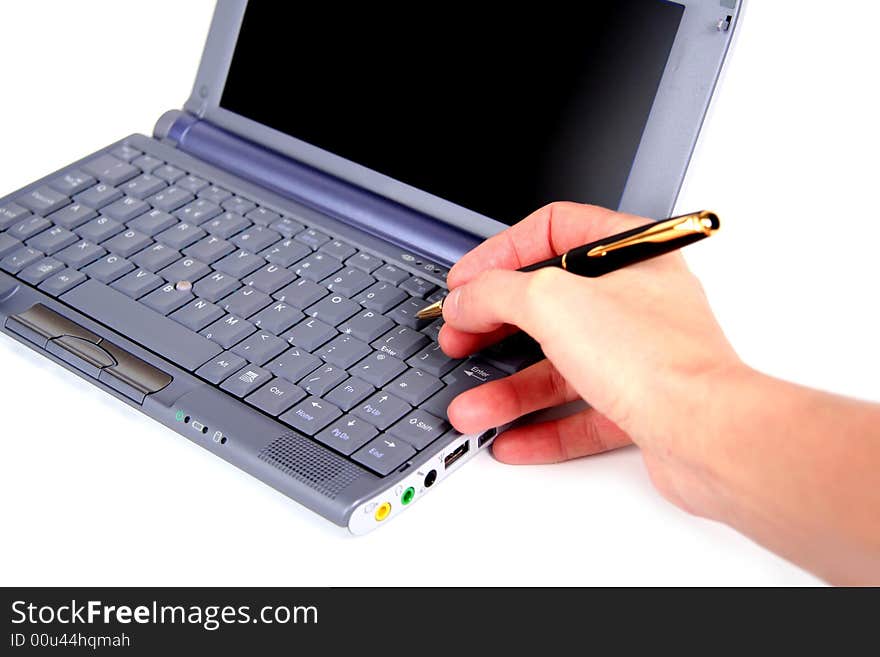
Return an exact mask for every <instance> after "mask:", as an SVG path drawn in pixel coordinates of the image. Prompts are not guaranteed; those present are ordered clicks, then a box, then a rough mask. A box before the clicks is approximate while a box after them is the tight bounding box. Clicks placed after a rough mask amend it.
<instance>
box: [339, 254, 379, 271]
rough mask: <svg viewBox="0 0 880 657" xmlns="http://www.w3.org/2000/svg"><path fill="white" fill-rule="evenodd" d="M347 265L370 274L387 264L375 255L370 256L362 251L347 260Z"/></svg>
mask: <svg viewBox="0 0 880 657" xmlns="http://www.w3.org/2000/svg"><path fill="white" fill-rule="evenodd" d="M345 264H347V265H349V266H350V267H356V268H358V269H360V270H361V271H363V272H366V273H367V274H370V273H372V272H373V271H375V270H376V269H378V268H379V267H381V266H382V265H383V264H385V263H384V262H382V261H381V260H380V259H379V258H377V257H376V256H374V255H370V254H369V253H364V252H363V251H360V252H359V253H357V254H355V255H353V256H352V257H350V258H349V259H348V260H346V261H345Z"/></svg>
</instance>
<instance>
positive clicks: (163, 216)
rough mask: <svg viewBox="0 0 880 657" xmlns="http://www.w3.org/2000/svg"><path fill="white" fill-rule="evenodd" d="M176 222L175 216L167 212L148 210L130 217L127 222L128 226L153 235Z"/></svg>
mask: <svg viewBox="0 0 880 657" xmlns="http://www.w3.org/2000/svg"><path fill="white" fill-rule="evenodd" d="M176 223H177V218H176V217H174V216H172V215H170V214H168V213H167V212H162V211H161V210H150V211H149V212H147V213H146V214H142V215H141V216H140V217H138V218H137V219H132V220H131V221H130V222H129V224H128V227H129V228H133V229H134V230H139V231H140V232H142V233H143V234H144V235H149V236H150V237H153V236H155V235H158V234H159V233H161V232H162V231H163V230H167V229H168V228H171V227H172V226H173V225H174V224H176Z"/></svg>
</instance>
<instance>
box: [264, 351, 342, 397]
mask: <svg viewBox="0 0 880 657" xmlns="http://www.w3.org/2000/svg"><path fill="white" fill-rule="evenodd" d="M320 365H321V360H320V359H319V358H317V357H316V356H313V355H312V354H310V353H308V352H307V351H305V350H303V349H298V348H297V347H293V348H291V349H288V350H287V351H285V352H284V353H283V354H281V355H280V356H278V357H277V358H276V359H275V360H273V361H270V362H269V363H268V364H267V365H266V369H267V370H269V371H270V372H272V374H274V375H275V376H280V377H281V378H282V379H287V380H288V381H291V382H296V381H299V380H300V379H302V378H303V377H304V376H305V375H306V374H308V373H309V372H311V371H313V370H314V369H315V368H317V367H319V366H320ZM331 401H332V400H331Z"/></svg>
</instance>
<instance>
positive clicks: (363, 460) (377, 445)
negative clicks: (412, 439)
mask: <svg viewBox="0 0 880 657" xmlns="http://www.w3.org/2000/svg"><path fill="white" fill-rule="evenodd" d="M415 454H416V450H414V449H413V448H412V447H410V446H409V445H408V444H407V443H405V442H403V441H402V440H395V439H394V437H393V436H379V437H378V438H373V440H371V441H370V442H368V443H367V444H366V445H364V446H363V447H361V448H360V449H359V450H358V451H357V452H355V453H354V456H352V458H353V459H354V460H355V461H357V462H358V463H360V464H362V465H365V466H366V467H368V468H369V469H370V470H373V471H374V472H377V473H378V474H380V475H383V476H384V475H387V474H390V473H392V472H393V471H394V470H396V469H397V468H399V467H400V466H401V465H403V464H404V463H405V462H406V461H407V460H408V459H410V458H412V457H413V456H415Z"/></svg>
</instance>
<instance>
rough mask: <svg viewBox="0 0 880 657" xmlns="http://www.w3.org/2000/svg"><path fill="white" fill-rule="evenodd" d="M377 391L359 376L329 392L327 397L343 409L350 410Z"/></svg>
mask: <svg viewBox="0 0 880 657" xmlns="http://www.w3.org/2000/svg"><path fill="white" fill-rule="evenodd" d="M374 392H376V389H375V388H374V387H373V386H371V385H370V384H369V383H367V382H366V381H363V380H362V379H359V378H357V377H354V376H353V377H351V378H349V379H347V380H346V381H343V382H342V383H340V384H339V385H338V386H336V387H335V388H333V390H331V391H330V392H328V393H327V395H326V396H325V398H326V399H327V401H329V402H333V403H334V404H336V405H337V406H338V407H339V408H341V409H342V410H343V411H350V410H351V409H352V408H354V407H355V406H357V404H359V403H360V402H362V401H363V400H364V399H366V398H367V397H369V396H370V395H372V394H373V393H374Z"/></svg>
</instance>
